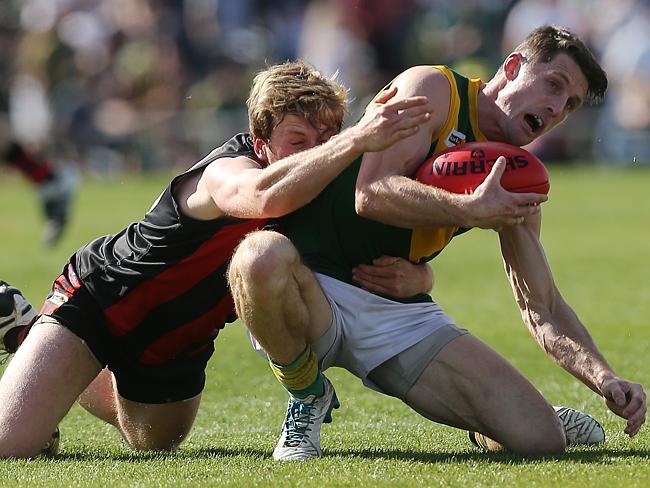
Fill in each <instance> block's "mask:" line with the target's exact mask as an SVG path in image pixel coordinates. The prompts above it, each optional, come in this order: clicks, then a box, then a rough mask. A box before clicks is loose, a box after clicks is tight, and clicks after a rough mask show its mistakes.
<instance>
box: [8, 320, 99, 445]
mask: <svg viewBox="0 0 650 488" xmlns="http://www.w3.org/2000/svg"><path fill="white" fill-rule="evenodd" d="M99 370H100V367H99V366H98V365H97V362H96V360H95V358H94V357H93V356H92V355H91V354H90V352H89V351H88V348H87V347H86V345H85V344H84V343H83V342H82V341H81V340H80V339H79V338H78V337H77V336H76V335H74V334H73V333H72V332H70V331H69V330H68V329H66V328H64V327H62V326H60V325H58V324H52V323H47V324H42V323H37V324H36V325H35V326H34V327H33V328H32V330H31V331H30V333H29V335H28V336H27V339H26V340H25V342H23V344H22V345H21V346H20V348H19V349H18V351H17V352H16V355H15V356H14V357H13V359H12V361H11V363H9V365H8V366H7V369H6V370H5V373H4V375H3V376H2V378H1V379H0V457H33V456H36V455H38V454H39V452H40V450H41V448H42V447H43V446H44V445H45V443H46V442H47V441H48V440H49V439H50V436H51V435H52V432H54V430H55V429H56V427H57V425H58V424H59V422H60V421H61V419H62V418H63V417H64V416H65V415H66V414H67V413H68V411H69V410H70V407H71V406H72V404H73V403H74V402H75V400H76V399H77V397H78V396H79V394H80V393H81V392H82V391H83V390H84V389H85V388H86V386H88V384H90V382H91V381H92V380H93V378H94V377H95V376H97V373H98V372H99Z"/></svg>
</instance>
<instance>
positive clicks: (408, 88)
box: [395, 65, 451, 104]
mask: <svg viewBox="0 0 650 488" xmlns="http://www.w3.org/2000/svg"><path fill="white" fill-rule="evenodd" d="M448 72H449V73H450V72H451V71H449V70H448V68H446V67H445V66H433V65H431V66H429V65H420V66H413V67H411V68H408V69H407V70H405V71H403V72H402V73H400V74H399V75H398V76H397V78H396V79H395V84H396V85H397V86H398V87H399V89H400V90H402V92H403V93H408V94H409V95H425V96H427V97H429V100H430V101H432V102H434V103H436V104H439V103H441V102H443V101H445V100H447V99H448V98H449V93H450V90H451V87H450V83H449V78H448V74H447V73H448Z"/></svg>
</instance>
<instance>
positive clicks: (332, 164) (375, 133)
mask: <svg viewBox="0 0 650 488" xmlns="http://www.w3.org/2000/svg"><path fill="white" fill-rule="evenodd" d="M395 93H396V90H390V91H386V92H385V93H383V94H382V95H381V97H380V98H379V99H378V101H377V102H376V103H373V104H372V106H371V110H369V111H368V112H367V113H366V114H365V115H364V116H363V117H362V118H361V120H360V121H359V122H358V123H357V124H355V125H354V126H352V127H350V128H348V129H345V130H344V131H343V132H341V133H340V134H338V135H336V136H334V137H332V138H331V139H329V140H328V141H327V142H325V143H323V144H321V145H319V146H316V147H314V148H311V149H308V150H306V151H302V152H299V153H296V154H293V155H291V156H288V157H286V158H284V159H282V160H280V161H277V162H275V163H273V164H271V165H269V166H268V167H266V168H259V167H258V166H257V165H255V164H254V163H252V162H247V161H241V160H242V159H244V158H233V159H232V160H230V161H224V162H222V163H221V164H218V165H211V166H210V167H209V168H208V169H206V172H205V177H204V178H202V180H201V182H199V190H201V184H204V185H205V189H206V191H207V192H208V194H209V195H210V196H211V198H212V199H213V200H214V202H215V204H216V205H217V207H218V208H219V209H221V211H222V212H223V213H225V214H228V215H232V216H235V217H242V218H259V217H278V216H282V215H285V214H287V213H290V212H292V211H294V210H296V209H298V208H300V207H301V206H303V205H305V204H306V203H308V202H309V201H311V200H312V199H313V198H315V197H316V195H318V193H320V192H321V191H322V190H323V188H325V186H327V184H328V183H330V182H331V181H332V180H333V179H334V178H335V177H336V176H337V175H338V174H339V173H340V172H341V171H342V170H343V169H344V168H346V167H347V166H348V165H349V164H350V163H351V162H352V161H354V160H355V159H356V158H358V157H359V156H361V155H362V154H363V153H364V152H367V151H379V150H382V149H385V148H386V147H388V146H390V145H391V144H393V143H394V142H395V141H397V140H400V139H402V138H404V137H408V136H410V135H411V134H414V133H415V132H417V131H418V130H419V125H420V124H422V123H423V122H426V121H427V120H428V119H429V118H430V105H428V103H427V102H428V100H427V99H426V97H409V98H401V99H393V97H394V95H395Z"/></svg>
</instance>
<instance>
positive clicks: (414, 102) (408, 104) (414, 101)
mask: <svg viewBox="0 0 650 488" xmlns="http://www.w3.org/2000/svg"><path fill="white" fill-rule="evenodd" d="M428 103H429V99H428V98H427V97H424V96H415V97H408V98H403V99H402V100H395V101H393V102H391V103H389V104H386V107H387V108H390V109H391V110H397V111H402V110H407V109H409V108H414V107H425V106H426V105H427V104H428Z"/></svg>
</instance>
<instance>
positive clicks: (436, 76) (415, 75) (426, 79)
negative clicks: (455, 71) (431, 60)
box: [397, 65, 451, 85]
mask: <svg viewBox="0 0 650 488" xmlns="http://www.w3.org/2000/svg"><path fill="white" fill-rule="evenodd" d="M448 73H451V70H450V69H449V68H448V67H446V66H442V65H418V66H412V67H410V68H408V69H406V70H404V71H403V72H402V73H400V74H399V75H398V76H397V80H401V81H411V82H419V83H426V84H433V85H436V84H438V85H440V84H448V77H449V74H448Z"/></svg>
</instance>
